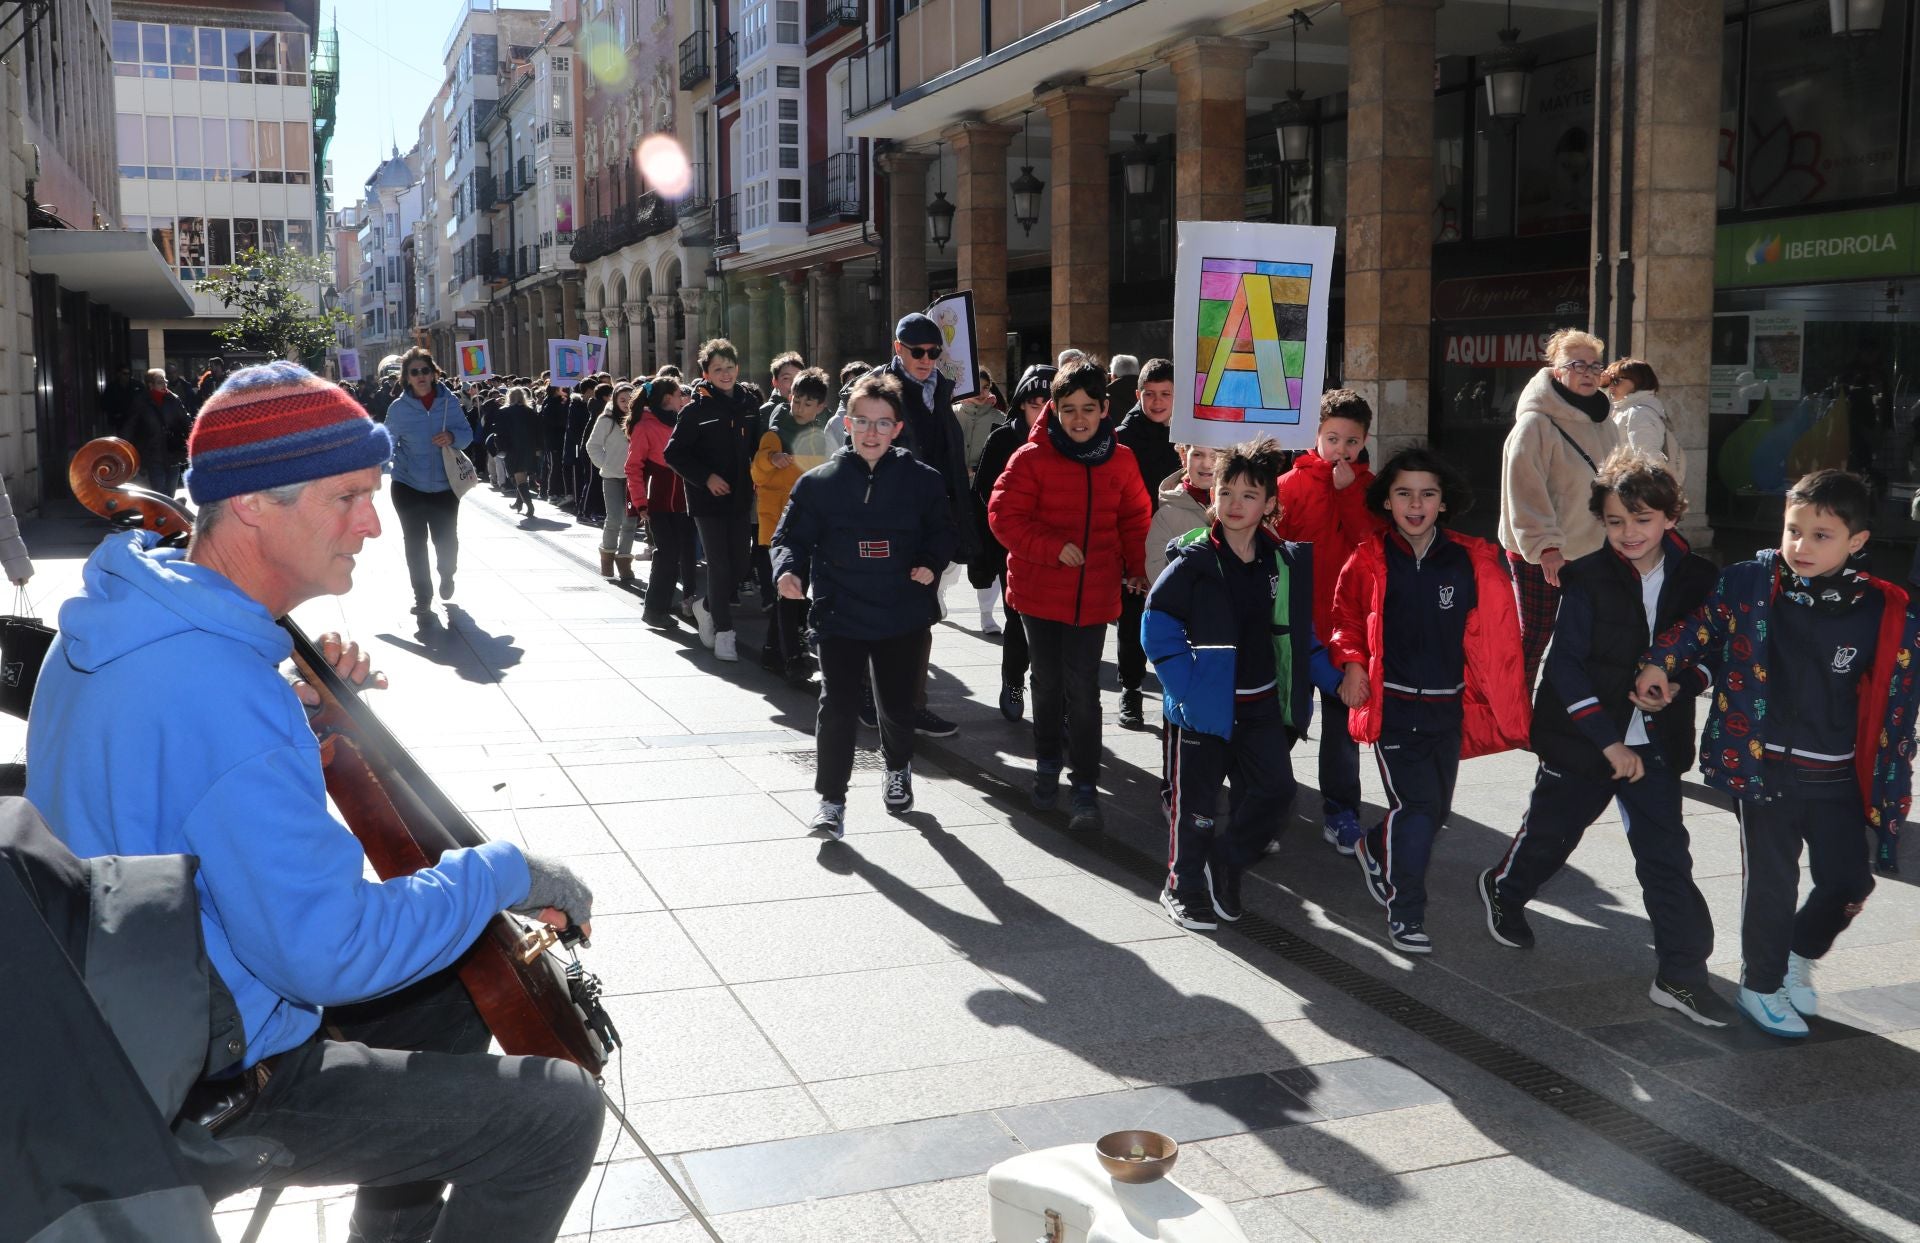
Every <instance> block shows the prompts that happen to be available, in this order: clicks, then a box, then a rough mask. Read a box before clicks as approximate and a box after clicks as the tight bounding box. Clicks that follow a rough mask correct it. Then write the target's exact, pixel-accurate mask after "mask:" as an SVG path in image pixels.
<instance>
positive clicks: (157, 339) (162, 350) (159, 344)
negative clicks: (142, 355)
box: [137, 326, 167, 384]
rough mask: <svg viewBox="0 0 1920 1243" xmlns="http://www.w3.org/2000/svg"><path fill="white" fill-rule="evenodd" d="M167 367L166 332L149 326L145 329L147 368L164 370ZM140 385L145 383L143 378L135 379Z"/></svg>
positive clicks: (163, 329)
mask: <svg viewBox="0 0 1920 1243" xmlns="http://www.w3.org/2000/svg"><path fill="white" fill-rule="evenodd" d="M166 365H167V330H166V329H165V328H156V327H152V326H149V327H148V328H147V367H148V368H149V369H152V368H154V367H159V368H161V369H163V370H164V369H165V368H166ZM137 378H138V380H139V382H140V383H141V384H145V383H146V382H147V380H146V377H145V376H140V377H137Z"/></svg>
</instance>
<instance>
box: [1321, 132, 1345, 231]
mask: <svg viewBox="0 0 1920 1243" xmlns="http://www.w3.org/2000/svg"><path fill="white" fill-rule="evenodd" d="M1320 223H1321V224H1330V225H1334V226H1336V227H1337V228H1338V229H1339V230H1340V231H1339V233H1337V234H1336V235H1335V239H1336V240H1335V245H1336V246H1341V247H1344V246H1345V245H1346V237H1347V122H1346V120H1345V118H1342V119H1341V120H1338V121H1329V122H1327V123H1326V124H1324V125H1322V126H1321V127H1320Z"/></svg>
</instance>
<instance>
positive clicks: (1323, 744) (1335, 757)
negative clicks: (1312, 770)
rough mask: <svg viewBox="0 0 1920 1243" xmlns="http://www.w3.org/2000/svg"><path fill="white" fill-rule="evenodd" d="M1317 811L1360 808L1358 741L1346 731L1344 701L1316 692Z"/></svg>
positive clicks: (1330, 812)
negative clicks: (1317, 706)
mask: <svg viewBox="0 0 1920 1243" xmlns="http://www.w3.org/2000/svg"><path fill="white" fill-rule="evenodd" d="M1320 798H1321V812H1322V814H1323V815H1324V816H1331V815H1334V814H1335V813H1337V812H1342V811H1352V812H1357V811H1359V810H1360V744H1359V743H1357V742H1355V741H1354V740H1353V735H1352V734H1350V733H1348V732H1347V705H1345V704H1343V703H1341V702H1340V696H1338V695H1329V694H1327V693H1326V692H1325V691H1322V692H1321V693H1320Z"/></svg>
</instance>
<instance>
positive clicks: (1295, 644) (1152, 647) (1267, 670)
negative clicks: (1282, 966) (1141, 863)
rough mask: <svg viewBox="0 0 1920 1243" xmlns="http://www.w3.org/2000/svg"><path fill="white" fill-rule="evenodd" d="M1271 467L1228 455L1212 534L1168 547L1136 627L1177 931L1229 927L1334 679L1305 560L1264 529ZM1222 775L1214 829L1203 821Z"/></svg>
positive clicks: (1289, 798)
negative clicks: (1150, 675)
mask: <svg viewBox="0 0 1920 1243" xmlns="http://www.w3.org/2000/svg"><path fill="white" fill-rule="evenodd" d="M1282 457H1283V455H1282V452H1281V450H1280V448H1279V446H1278V445H1277V444H1275V443H1274V442H1273V441H1271V440H1260V441H1256V442H1254V443H1253V444H1250V445H1239V446H1236V447H1235V448H1233V449H1230V450H1228V451H1227V453H1226V455H1225V458H1224V459H1223V460H1222V461H1221V463H1220V465H1219V468H1218V470H1217V473H1216V475H1215V481H1214V486H1213V498H1214V515H1215V521H1214V524H1213V527H1212V529H1211V530H1210V531H1207V532H1204V533H1203V532H1199V531H1195V532H1192V533H1190V534H1189V535H1187V536H1185V537H1182V539H1180V540H1176V541H1175V542H1174V546H1170V547H1169V549H1168V554H1167V555H1168V563H1167V568H1166V569H1165V570H1164V571H1162V572H1161V574H1160V579H1159V581H1158V582H1156V583H1155V584H1154V585H1153V590H1152V591H1151V592H1150V593H1149V594H1148V596H1147V607H1146V612H1145V614H1144V615H1143V617H1142V619H1141V627H1140V631H1141V644H1142V646H1143V647H1144V648H1145V650H1146V654H1147V656H1148V658H1149V659H1151V660H1152V661H1153V665H1154V671H1155V672H1156V673H1157V674H1158V675H1159V678H1160V685H1161V687H1162V696H1161V699H1162V712H1163V714H1164V716H1165V719H1166V724H1167V729H1166V739H1165V747H1166V778H1165V789H1166V791H1167V793H1168V795H1169V797H1170V806H1169V808H1168V834H1169V836H1170V837H1171V839H1172V841H1171V858H1170V861H1169V864H1168V871H1167V884H1166V888H1165V889H1164V891H1163V892H1162V893H1161V894H1160V905H1161V906H1162V907H1163V908H1165V910H1166V912H1167V915H1168V917H1169V918H1171V919H1172V920H1173V922H1174V923H1176V924H1179V925H1180V926H1181V927H1183V928H1198V929H1211V928H1217V927H1219V925H1218V924H1217V923H1216V922H1214V920H1215V917H1216V916H1218V917H1219V918H1220V919H1224V920H1227V921H1229V922H1231V921H1233V920H1237V919H1239V918H1240V915H1241V904H1240V877H1241V875H1242V873H1243V872H1244V871H1245V870H1246V868H1247V866H1248V865H1249V864H1251V863H1252V862H1253V861H1255V860H1257V859H1258V858H1259V857H1260V855H1261V853H1262V852H1263V851H1264V850H1265V848H1266V845H1267V842H1268V841H1270V840H1271V839H1272V837H1273V834H1274V833H1275V832H1276V831H1277V827H1278V826H1280V825H1284V824H1285V823H1286V816H1287V812H1288V810H1289V808H1291V807H1292V805H1293V795H1294V788H1295V783H1294V779H1293V765H1292V763H1291V761H1290V760H1289V759H1288V758H1287V753H1288V752H1289V751H1290V750H1291V749H1292V747H1293V744H1294V742H1295V740H1297V739H1298V738H1300V737H1301V736H1302V735H1303V734H1304V733H1305V732H1306V728H1307V722H1308V721H1309V720H1310V719H1311V718H1312V715H1313V692H1314V690H1315V689H1316V688H1317V689H1319V690H1321V691H1325V692H1331V691H1332V690H1333V689H1334V688H1335V687H1337V686H1338V685H1339V681H1340V679H1339V675H1338V674H1336V673H1335V672H1334V669H1333V664H1332V662H1331V661H1329V660H1328V659H1327V653H1326V650H1325V649H1324V648H1323V647H1321V646H1320V642H1319V640H1318V639H1316V638H1315V637H1314V634H1313V550H1312V549H1311V548H1310V547H1308V546H1307V545H1305V544H1283V543H1280V542H1278V541H1276V540H1275V539H1274V538H1273V537H1272V536H1271V535H1269V534H1267V532H1266V531H1265V529H1264V524H1265V522H1266V520H1267V519H1268V517H1270V516H1271V515H1272V514H1273V512H1274V505H1275V491H1274V490H1275V484H1276V482H1277V480H1278V479H1279V476H1280V471H1281V469H1282V466H1283V460H1282ZM1181 545H1184V546H1181ZM1229 778H1231V780H1232V783H1233V784H1232V790H1231V792H1230V793H1229V795H1228V799H1227V809H1228V810H1227V822H1226V824H1225V825H1224V826H1222V825H1221V824H1220V823H1219V822H1218V821H1217V820H1216V819H1215V816H1214V813H1215V811H1216V810H1217V805H1218V803H1219V800H1220V787H1221V785H1222V784H1224V783H1225V782H1226V781H1227V780H1228V779H1229Z"/></svg>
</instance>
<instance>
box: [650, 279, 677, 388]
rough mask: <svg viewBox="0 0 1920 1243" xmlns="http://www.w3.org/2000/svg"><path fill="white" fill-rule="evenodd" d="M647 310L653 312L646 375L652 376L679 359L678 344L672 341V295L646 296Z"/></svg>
mask: <svg viewBox="0 0 1920 1243" xmlns="http://www.w3.org/2000/svg"><path fill="white" fill-rule="evenodd" d="M647 309H648V310H650V311H652V312H653V347H654V348H653V357H652V358H649V359H648V360H647V374H648V375H652V374H653V373H654V372H656V371H658V370H660V368H662V367H664V366H666V365H667V364H668V363H670V362H673V361H674V360H675V359H677V358H679V357H680V343H679V342H677V341H675V340H674V339H673V295H672V294H670V293H657V294H650V295H648V297H647Z"/></svg>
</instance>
